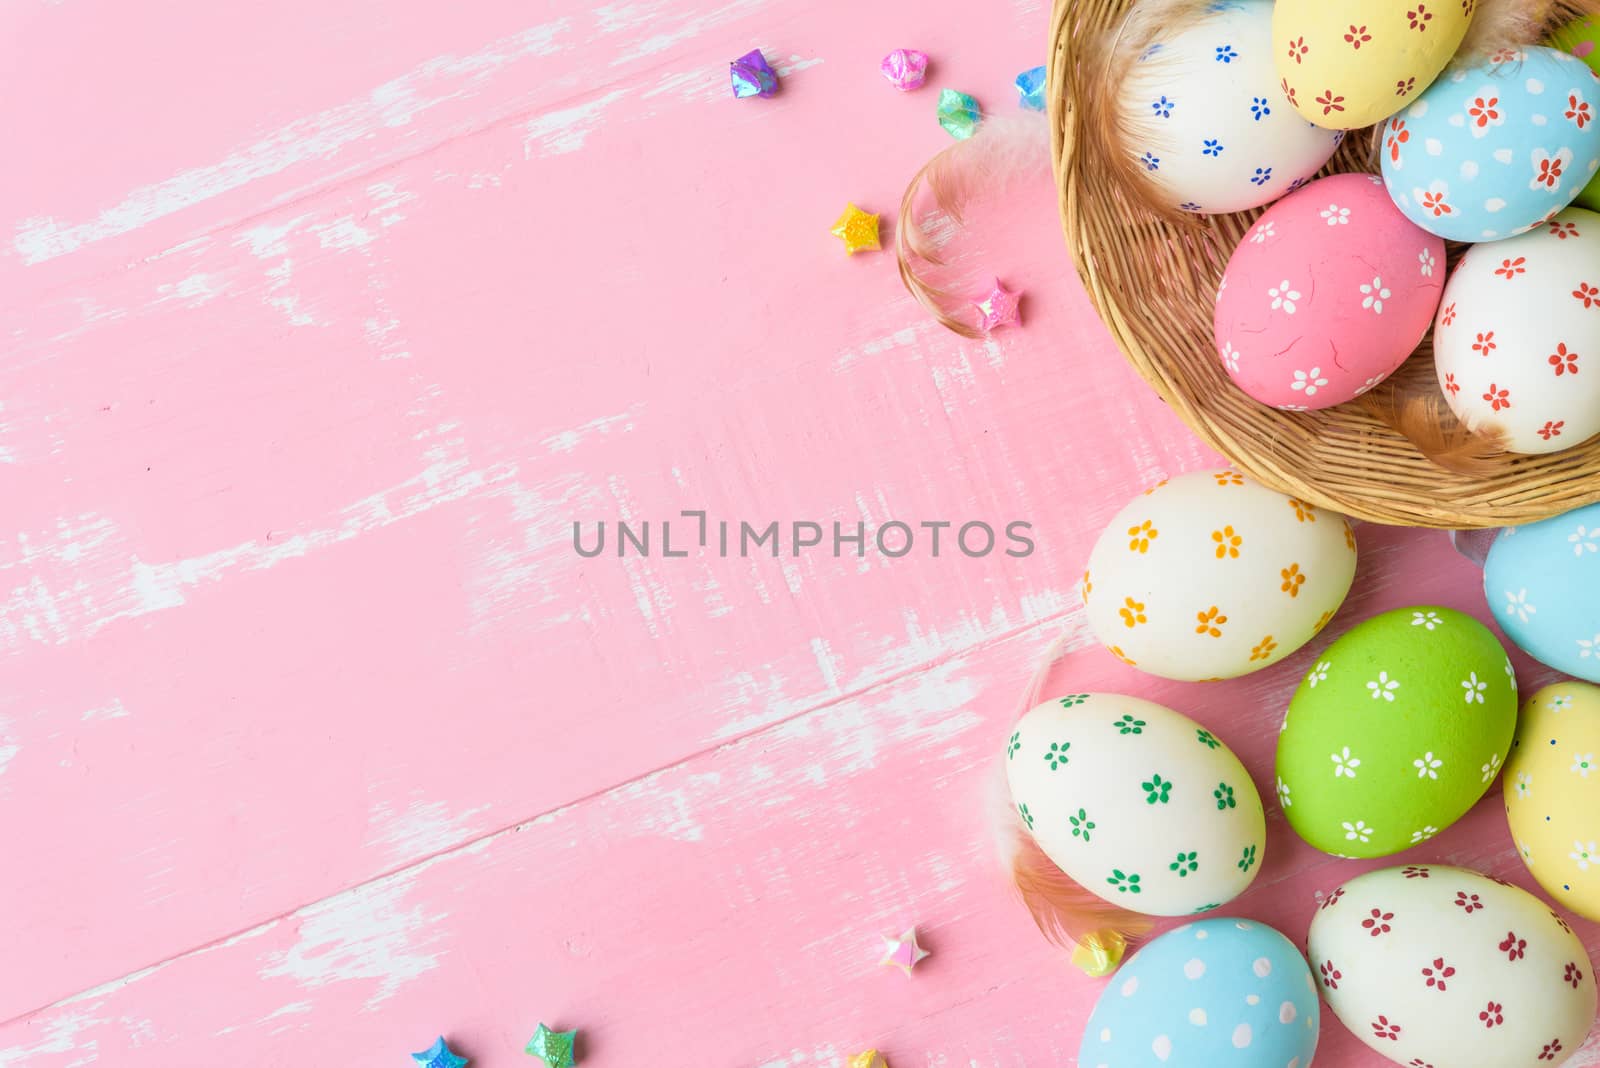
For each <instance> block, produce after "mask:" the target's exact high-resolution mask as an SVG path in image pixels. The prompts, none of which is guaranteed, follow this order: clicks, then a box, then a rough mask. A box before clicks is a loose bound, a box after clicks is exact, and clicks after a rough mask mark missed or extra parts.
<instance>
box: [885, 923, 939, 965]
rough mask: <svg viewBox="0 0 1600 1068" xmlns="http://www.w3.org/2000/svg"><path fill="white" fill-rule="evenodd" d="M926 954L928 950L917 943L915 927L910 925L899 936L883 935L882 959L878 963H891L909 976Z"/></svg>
mask: <svg viewBox="0 0 1600 1068" xmlns="http://www.w3.org/2000/svg"><path fill="white" fill-rule="evenodd" d="M927 955H928V951H927V950H925V949H923V948H922V947H921V946H919V945H917V929H916V928H915V927H912V928H909V929H907V931H906V933H905V934H903V935H901V936H900V937H899V938H890V937H889V936H887V935H885V936H883V959H882V960H880V961H879V962H878V963H879V964H889V965H893V966H894V967H896V968H899V969H900V970H901V971H903V972H905V973H906V975H908V976H909V975H910V974H911V969H912V968H915V967H916V966H917V965H918V964H919V963H920V962H921V961H922V958H924V957H926V956H927Z"/></svg>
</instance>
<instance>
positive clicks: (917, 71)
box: [878, 48, 928, 93]
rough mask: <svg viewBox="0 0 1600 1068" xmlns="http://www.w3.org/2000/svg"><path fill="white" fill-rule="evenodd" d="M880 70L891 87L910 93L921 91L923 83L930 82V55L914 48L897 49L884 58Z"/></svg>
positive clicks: (879, 66)
mask: <svg viewBox="0 0 1600 1068" xmlns="http://www.w3.org/2000/svg"><path fill="white" fill-rule="evenodd" d="M878 69H879V70H881V71H883V76H884V77H885V78H888V79H889V84H890V85H892V86H894V87H895V88H896V89H898V90H900V91H901V92H902V93H909V92H911V90H913V89H921V88H922V83H923V82H925V81H927V80H928V53H926V52H918V51H917V50H916V49H914V48H896V49H895V50H894V51H893V52H890V53H889V54H888V55H886V56H884V57H883V62H882V63H880V64H879V65H878Z"/></svg>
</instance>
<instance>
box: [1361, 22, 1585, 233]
mask: <svg viewBox="0 0 1600 1068" xmlns="http://www.w3.org/2000/svg"><path fill="white" fill-rule="evenodd" d="M1597 108H1600V80H1597V78H1596V75H1595V74H1594V72H1593V71H1591V70H1590V69H1589V68H1588V67H1587V66H1586V65H1585V64H1584V62H1583V61H1582V60H1580V59H1578V58H1577V57H1575V56H1572V55H1568V54H1567V53H1565V52H1558V51H1556V50H1555V49H1553V48H1536V47H1535V48H1524V49H1512V48H1502V49H1500V50H1498V51H1495V52H1492V53H1490V54H1489V55H1487V56H1482V57H1478V58H1472V59H1459V60H1457V61H1456V62H1455V63H1453V64H1451V65H1450V66H1449V67H1447V68H1446V69H1445V72H1444V73H1443V74H1441V75H1440V76H1439V78H1438V79H1437V80H1436V81H1435V82H1434V83H1433V84H1432V85H1431V86H1429V87H1428V89H1427V91H1426V92H1424V93H1423V94H1422V95H1421V96H1419V97H1417V98H1416V100H1415V101H1413V102H1412V103H1411V105H1410V106H1409V107H1407V108H1406V109H1405V110H1403V111H1401V112H1400V113H1398V114H1397V115H1395V116H1394V117H1393V118H1391V119H1390V120H1389V121H1388V122H1387V123H1386V124H1385V125H1384V127H1383V139H1382V145H1381V148H1382V159H1383V183H1384V185H1385V187H1387V188H1388V190H1389V196H1390V197H1392V198H1393V199H1394V202H1395V204H1396V205H1397V206H1398V207H1399V208H1400V210H1401V211H1402V212H1403V213H1404V214H1405V216H1406V218H1408V219H1410V220H1411V221H1412V222H1414V223H1416V224H1417V225H1418V226H1420V227H1422V228H1423V229H1424V230H1427V231H1428V232H1429V233H1433V234H1437V235H1439V236H1440V237H1442V238H1445V239H1447V240H1450V241H1471V242H1483V241H1499V240H1502V239H1504V238H1508V237H1515V236H1516V235H1517V234H1521V233H1525V232H1527V231H1528V230H1531V229H1533V228H1534V227H1535V226H1537V225H1539V224H1540V223H1541V222H1543V221H1544V220H1546V219H1548V218H1550V217H1551V216H1552V215H1554V214H1556V213H1557V212H1559V211H1561V210H1562V209H1564V208H1566V207H1567V205H1569V204H1571V203H1572V201H1573V199H1574V198H1576V197H1577V195H1578V194H1579V193H1581V192H1582V191H1583V187H1584V186H1585V185H1587V184H1588V182H1589V180H1590V179H1591V178H1593V177H1594V176H1595V173H1596V171H1600V113H1597V110H1596V109H1597Z"/></svg>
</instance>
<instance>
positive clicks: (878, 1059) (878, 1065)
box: [850, 1049, 889, 1068]
mask: <svg viewBox="0 0 1600 1068" xmlns="http://www.w3.org/2000/svg"><path fill="white" fill-rule="evenodd" d="M850 1068H889V1062H888V1061H886V1060H884V1059H883V1054H881V1053H879V1052H878V1051H877V1050H875V1049H869V1050H864V1051H863V1052H861V1053H857V1054H856V1055H855V1056H854V1057H851V1058H850Z"/></svg>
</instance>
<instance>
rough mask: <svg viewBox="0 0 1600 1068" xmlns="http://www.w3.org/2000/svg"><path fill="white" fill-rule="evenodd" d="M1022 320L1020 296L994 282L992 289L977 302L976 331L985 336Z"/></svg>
mask: <svg viewBox="0 0 1600 1068" xmlns="http://www.w3.org/2000/svg"><path fill="white" fill-rule="evenodd" d="M1021 320H1022V294H1020V293H1013V292H1011V291H1010V290H1009V289H1007V288H1006V287H1005V286H1003V285H1001V284H1000V279H998V278H996V279H995V280H994V289H992V290H990V292H989V295H988V296H987V297H985V298H983V299H982V300H980V301H978V329H980V330H982V331H983V332H984V333H986V334H990V333H993V332H994V331H996V330H998V329H999V328H1000V327H1002V326H1012V325H1014V324H1015V323H1018V322H1020V321H1021Z"/></svg>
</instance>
